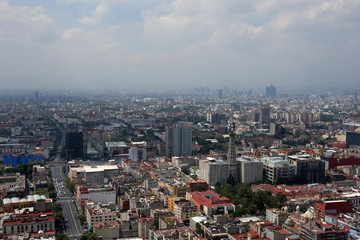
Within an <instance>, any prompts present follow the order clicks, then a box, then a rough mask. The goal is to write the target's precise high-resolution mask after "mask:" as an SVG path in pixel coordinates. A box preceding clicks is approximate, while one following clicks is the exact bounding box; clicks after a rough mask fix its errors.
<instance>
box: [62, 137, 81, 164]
mask: <svg viewBox="0 0 360 240" xmlns="http://www.w3.org/2000/svg"><path fill="white" fill-rule="evenodd" d="M65 149H66V157H67V158H68V159H75V158H83V157H84V136H83V132H68V133H66V136H65Z"/></svg>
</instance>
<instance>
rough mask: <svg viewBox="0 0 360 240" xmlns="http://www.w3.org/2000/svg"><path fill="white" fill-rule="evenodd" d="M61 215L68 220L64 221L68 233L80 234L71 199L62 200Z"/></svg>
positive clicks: (80, 229)
mask: <svg viewBox="0 0 360 240" xmlns="http://www.w3.org/2000/svg"><path fill="white" fill-rule="evenodd" d="M63 215H64V218H65V219H67V220H68V221H67V222H66V227H67V230H68V231H66V232H68V233H69V234H75V235H78V234H82V228H81V225H80V223H79V220H78V219H77V217H76V216H77V214H76V209H75V208H74V206H73V203H72V201H71V200H64V201H63Z"/></svg>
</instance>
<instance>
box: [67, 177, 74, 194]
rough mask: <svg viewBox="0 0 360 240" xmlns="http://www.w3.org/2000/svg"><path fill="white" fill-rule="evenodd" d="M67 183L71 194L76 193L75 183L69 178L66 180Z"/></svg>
mask: <svg viewBox="0 0 360 240" xmlns="http://www.w3.org/2000/svg"><path fill="white" fill-rule="evenodd" d="M65 183H66V187H67V188H68V189H69V191H70V192H72V193H73V192H75V183H73V182H72V181H71V180H70V178H69V177H67V178H65Z"/></svg>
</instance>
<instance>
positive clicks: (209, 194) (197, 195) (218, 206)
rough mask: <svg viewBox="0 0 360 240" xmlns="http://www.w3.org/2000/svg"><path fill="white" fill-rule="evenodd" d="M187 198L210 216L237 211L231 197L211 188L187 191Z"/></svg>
mask: <svg viewBox="0 0 360 240" xmlns="http://www.w3.org/2000/svg"><path fill="white" fill-rule="evenodd" d="M186 199H187V200H189V201H190V202H192V203H194V204H195V205H196V206H197V209H198V210H199V211H200V210H201V211H204V213H205V214H206V215H209V216H211V215H213V214H221V213H228V212H231V211H235V206H234V204H232V203H231V200H230V199H229V198H227V197H223V196H220V195H218V194H217V193H215V192H214V191H211V190H208V191H203V192H188V193H186Z"/></svg>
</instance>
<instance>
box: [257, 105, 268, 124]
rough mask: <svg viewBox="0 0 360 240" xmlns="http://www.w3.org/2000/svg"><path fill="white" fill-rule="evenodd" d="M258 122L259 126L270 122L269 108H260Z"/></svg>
mask: <svg viewBox="0 0 360 240" xmlns="http://www.w3.org/2000/svg"><path fill="white" fill-rule="evenodd" d="M259 122H260V123H261V124H264V123H269V122H270V108H269V107H261V108H260V115H259Z"/></svg>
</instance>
